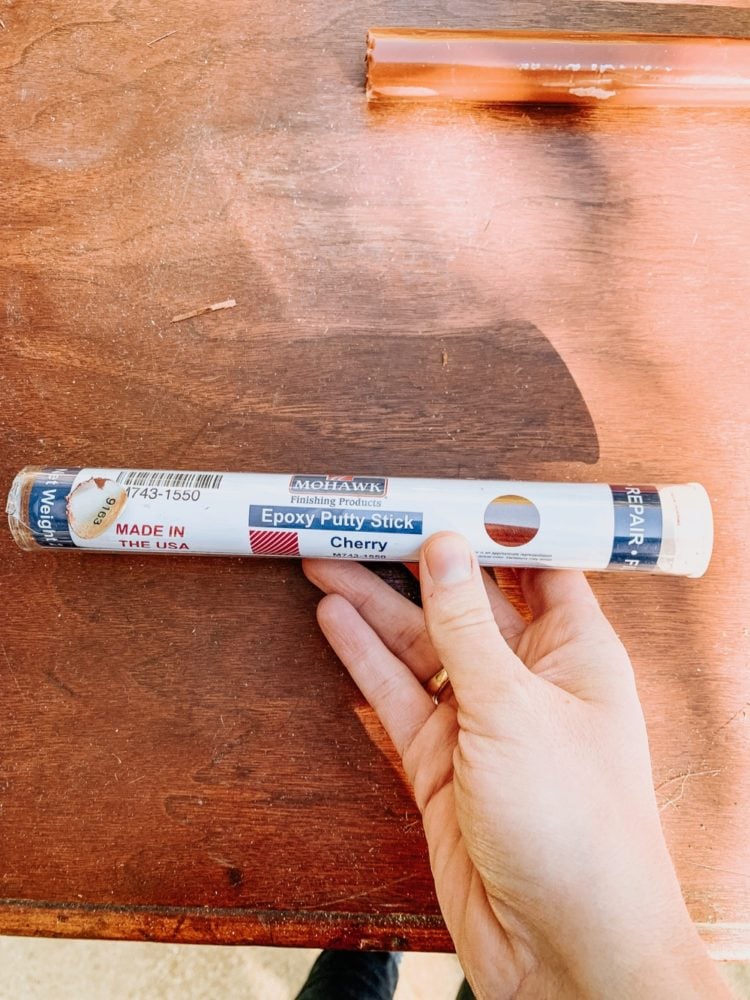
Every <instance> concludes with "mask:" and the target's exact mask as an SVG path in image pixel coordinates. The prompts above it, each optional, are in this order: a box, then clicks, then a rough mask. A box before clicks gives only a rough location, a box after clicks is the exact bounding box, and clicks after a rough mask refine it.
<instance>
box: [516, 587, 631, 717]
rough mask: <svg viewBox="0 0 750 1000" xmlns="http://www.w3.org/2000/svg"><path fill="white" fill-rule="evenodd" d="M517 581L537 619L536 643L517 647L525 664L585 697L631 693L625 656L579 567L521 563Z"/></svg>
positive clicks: (622, 698)
mask: <svg viewBox="0 0 750 1000" xmlns="http://www.w3.org/2000/svg"><path fill="white" fill-rule="evenodd" d="M521 586H522V588H523V592H524V597H525V598H526V601H527V603H528V605H529V608H530V609H531V611H532V613H533V615H534V618H535V619H541V620H538V621H537V622H536V624H535V625H534V626H533V629H535V630H536V631H535V633H534V634H535V638H536V639H537V642H536V648H535V649H524V646H522V647H521V650H522V652H523V655H524V656H525V658H526V662H527V663H528V666H529V667H530V669H531V670H533V671H534V672H535V673H537V674H538V675H539V676H541V677H543V678H544V679H545V680H548V681H550V682H551V683H553V684H555V685H556V686H557V687H560V688H563V689H564V690H566V691H568V692H569V693H570V694H574V695H575V696H576V697H579V698H582V699H584V700H587V701H609V700H613V699H614V700H615V701H616V702H617V703H618V705H620V706H622V705H624V704H625V703H626V701H627V700H628V699H637V695H636V691H635V678H634V674H633V667H632V665H631V663H630V658H629V656H628V654H627V652H626V650H625V648H624V647H623V645H622V643H621V642H620V640H619V639H618V637H617V634H616V633H615V631H614V629H613V628H612V626H611V624H610V623H609V621H608V620H607V618H606V616H605V614H604V612H603V611H602V610H601V608H600V606H599V602H598V601H597V599H596V596H595V594H594V592H593V591H592V590H591V587H590V586H589V583H588V580H587V579H586V577H585V576H584V575H583V573H580V572H578V571H577V570H561V569H559V570H551V569H545V570H530V569H524V570H522V571H521ZM542 616H544V617H542ZM530 634H531V633H530ZM551 651H554V652H555V654H556V655H555V656H554V658H552V659H550V657H549V653H550V652H551Z"/></svg>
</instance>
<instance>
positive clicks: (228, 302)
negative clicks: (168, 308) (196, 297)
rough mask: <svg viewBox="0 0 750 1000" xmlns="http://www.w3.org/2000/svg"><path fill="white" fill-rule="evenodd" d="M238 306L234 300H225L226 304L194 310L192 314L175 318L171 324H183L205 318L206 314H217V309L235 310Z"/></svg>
mask: <svg viewBox="0 0 750 1000" xmlns="http://www.w3.org/2000/svg"><path fill="white" fill-rule="evenodd" d="M236 305H237V303H236V302H235V300H234V299H225V300H224V302H214V303H212V304H211V305H210V306H203V307H202V308H201V309H193V310H192V312H187V313H181V314H180V315H179V316H173V317H172V319H171V320H170V321H169V322H170V323H182V321H183V320H185V319H194V318H195V317H196V316H203V315H204V314H205V313H210V312H216V311H217V309H234V307H235V306H236Z"/></svg>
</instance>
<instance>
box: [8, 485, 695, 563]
mask: <svg viewBox="0 0 750 1000" xmlns="http://www.w3.org/2000/svg"><path fill="white" fill-rule="evenodd" d="M7 510H8V517H9V520H10V527H11V531H12V533H13V537H14V538H15V540H16V541H17V542H18V544H19V545H20V546H21V548H24V549H30V550H31V549H38V550H42V549H59V548H69V549H70V548H77V549H87V550H89V551H96V552H150V553H159V552H164V553H167V552H173V553H192V554H194V555H227V556H292V557H294V556H298V557H300V556H308V557H314V558H323V559H359V560H370V561H374V560H388V561H400V562H401V561H405V562H409V561H414V560H416V559H417V558H418V554H419V549H420V547H421V545H422V543H423V542H424V540H425V539H426V538H427V537H428V536H429V535H432V534H434V533H435V532H436V531H445V530H448V531H459V532H461V533H462V534H463V535H465V536H466V537H467V538H468V539H469V542H470V543H471V545H472V546H473V547H474V550H475V552H476V554H477V557H478V559H479V562H480V563H481V564H482V565H484V566H535V567H540V568H552V567H556V568H567V567H570V568H575V569H588V570H641V571H646V572H654V573H670V574H673V575H679V576H701V575H702V574H703V573H704V572H705V570H706V568H707V566H708V562H709V559H710V557H711V547H712V543H713V529H712V518H711V504H710V502H709V499H708V496H707V494H706V491H705V490H704V489H703V487H702V486H700V485H699V484H697V483H688V484H685V485H681V486H637V485H627V484H623V485H619V486H609V485H606V484H604V483H589V484H581V483H535V482H510V481H499V480H480V479H405V478H404V479H402V478H391V477H386V476H369V475H368V476H332V475H323V474H320V475H318V474H315V475H313V474H308V473H294V474H290V475H274V474H265V473H250V472H172V471H162V470H153V471H152V470H146V469H69V468H65V469H63V468H57V469H53V468H37V467H29V468H26V469H24V470H23V471H21V472H20V473H19V474H18V475H17V476H16V478H15V480H14V481H13V485H12V488H11V491H10V496H9V498H8V507H7Z"/></svg>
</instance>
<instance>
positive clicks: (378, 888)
mask: <svg viewBox="0 0 750 1000" xmlns="http://www.w3.org/2000/svg"><path fill="white" fill-rule="evenodd" d="M410 878H412V875H411V873H410V874H409V875H403V876H402V877H401V878H397V879H393V881H391V882H383V883H382V885H374V886H372V888H370V889H364V890H363V891H362V892H352V893H350V894H347V895H346V896H337V897H336V898H335V899H326V900H323V902H321V903H311V904H310V906H303V907H300V909H303V910H320V909H323V908H325V907H327V906H333V905H334V903H348V902H349V900H352V899H364V898H365V897H366V896H372V894H373V893H375V892H382V891H383V890H384V889H391V888H393V886H394V885H401V883H402V882H408V880H409V879H410Z"/></svg>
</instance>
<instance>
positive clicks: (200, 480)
mask: <svg viewBox="0 0 750 1000" xmlns="http://www.w3.org/2000/svg"><path fill="white" fill-rule="evenodd" d="M223 478H224V476H223V475H221V474H220V473H216V472H149V471H146V472H138V471H136V470H135V469H131V470H130V471H127V470H126V471H124V472H121V473H120V474H119V475H118V477H117V482H118V483H122V484H123V486H135V487H136V488H141V487H144V486H145V487H149V486H165V487H173V488H174V489H185V490H218V488H219V487H220V486H221V481H222V479H223Z"/></svg>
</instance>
